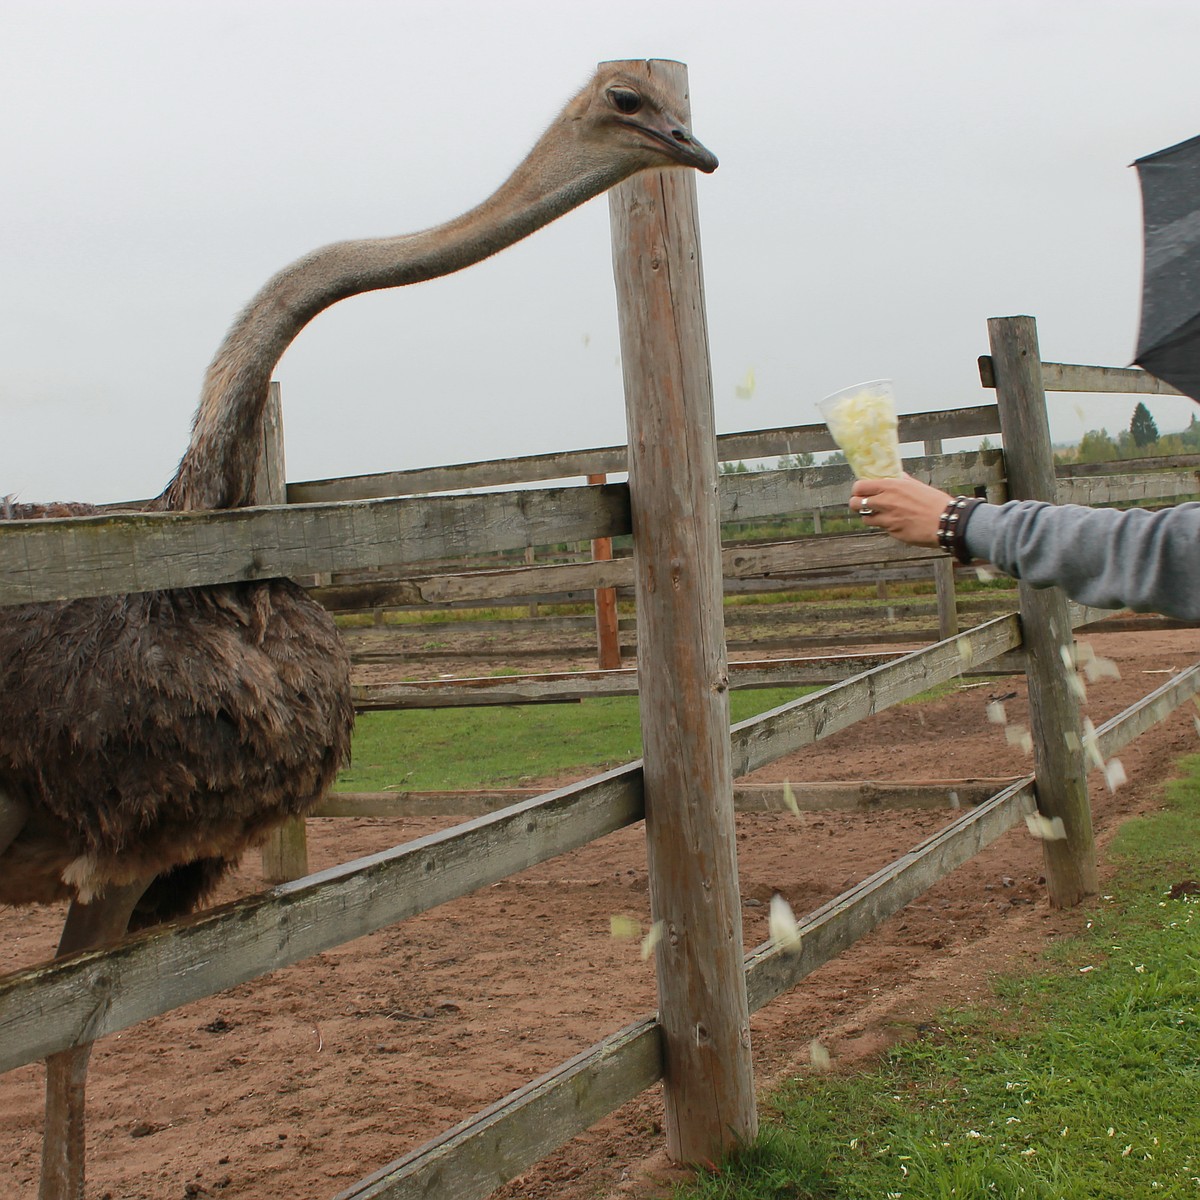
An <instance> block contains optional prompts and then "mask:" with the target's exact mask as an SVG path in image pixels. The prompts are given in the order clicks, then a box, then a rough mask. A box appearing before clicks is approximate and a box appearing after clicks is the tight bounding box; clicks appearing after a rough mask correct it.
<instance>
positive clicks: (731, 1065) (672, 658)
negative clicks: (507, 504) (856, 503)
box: [609, 61, 757, 1163]
mask: <svg viewBox="0 0 1200 1200" xmlns="http://www.w3.org/2000/svg"><path fill="white" fill-rule="evenodd" d="M623 65H624V66H625V67H626V69H627V70H628V71H629V72H630V74H631V75H632V76H634V77H635V78H639V77H640V78H650V79H652V80H653V81H654V83H655V84H656V85H657V86H658V87H659V88H660V89H663V90H664V91H665V92H666V93H667V94H668V96H669V97H670V98H671V100H672V107H674V108H675V109H676V110H677V111H680V110H681V111H682V112H683V114H684V116H685V117H686V115H687V108H688V106H687V69H686V68H685V67H684V66H683V65H682V64H680V63H673V62H663V61H652V62H649V63H646V62H629V63H625V64H623ZM609 203H610V214H611V219H612V231H613V269H614V273H615V276H616V282H617V310H618V318H619V323H620V332H621V355H622V360H623V371H624V379H625V407H626V417H627V421H628V428H629V490H630V500H631V504H632V509H633V538H634V583H635V589H636V593H637V624H638V684H639V692H640V704H641V717H642V747H643V754H644V760H645V765H644V779H645V796H646V840H647V856H648V860H649V871H650V906H651V918H652V920H654V921H655V922H661V926H660V928H661V930H662V938H661V940H660V942H659V944H658V950H657V954H656V968H657V974H658V991H659V1019H660V1021H661V1022H662V1025H663V1030H664V1051H665V1055H666V1062H665V1067H666V1076H665V1087H666V1132H667V1149H668V1152H669V1153H670V1155H671V1157H672V1158H674V1159H676V1160H677V1161H683V1162H693V1163H694V1162H712V1161H716V1160H717V1159H718V1158H719V1157H720V1155H721V1154H722V1153H723V1152H724V1151H725V1150H727V1149H729V1148H730V1147H731V1146H733V1145H734V1144H735V1143H737V1142H739V1141H742V1140H746V1139H749V1138H752V1137H753V1136H754V1134H755V1132H756V1128H757V1113H756V1110H755V1103H754V1071H753V1067H752V1064H751V1058H750V1019H749V1011H748V1006H747V1001H746V986H745V976H744V968H743V948H742V914H741V903H740V900H739V893H738V881H737V852H736V845H735V838H734V817H733V781H732V776H731V771H732V764H731V754H730V744H729V693H728V686H729V684H728V670H727V666H726V658H725V638H724V629H723V621H722V591H721V553H720V552H721V545H720V521H719V517H720V512H719V508H718V499H717V453H716V440H715V435H714V418H713V398H712V373H711V366H710V363H709V357H708V330H707V325H706V322H705V312H704V294H703V286H702V277H701V264H700V242H699V229H698V223H697V213H696V183H695V177H694V175H693V174H692V173H691V172H690V171H664V172H661V173H651V172H645V173H643V174H640V175H638V176H636V177H634V178H633V179H630V180H627V181H626V182H625V183H623V184H621V185H620V187H618V188H616V189H615V190H614V191H612V192H610V193H609Z"/></svg>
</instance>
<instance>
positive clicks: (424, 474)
mask: <svg viewBox="0 0 1200 1200" xmlns="http://www.w3.org/2000/svg"><path fill="white" fill-rule="evenodd" d="M999 432H1000V423H999V418H998V416H997V413H996V407H995V405H980V406H975V407H970V408H960V409H948V410H944V411H942V410H939V411H932V412H919V413H908V414H906V415H903V416H901V417H900V428H899V433H900V441H901V442H902V443H904V442H920V441H924V440H926V439H927V438H928V437H931V436H932V437H941V438H953V437H981V436H984V435H987V434H992V433H999ZM836 448H837V447H836V446H835V445H834V442H833V439H832V438H831V437H830V436H829V430H828V429H827V428H826V426H825V425H824V424H823V423H822V424H816V425H794V426H786V425H785V426H779V427H777V428H773V429H754V430H746V431H741V432H737V433H723V434H719V435H718V437H717V456H718V458H719V459H720V461H721V462H736V461H739V460H742V459H745V460H750V461H758V460H762V459H768V458H778V457H780V456H782V455H790V454H803V453H806V452H817V451H822V450H835V449H836ZM627 467H628V451H627V449H626V447H625V446H596V447H593V448H591V449H588V450H560V451H554V452H552V453H549V454H526V455H521V456H520V457H516V458H497V459H488V460H485V461H481V462H468V463H452V464H447V465H445V466H438V467H419V468H416V469H415V470H409V471H381V472H377V473H375V474H371V475H347V476H343V477H341V478H339V479H310V480H305V481H298V482H293V483H289V484H288V491H287V497H288V503H289V504H328V503H332V502H335V501H339V500H371V499H381V498H384V497H388V496H410V495H417V494H421V493H428V492H454V491H460V490H463V489H466V488H496V487H504V486H505V485H507V484H517V483H534V482H538V481H545V480H550V479H571V478H575V477H578V476H581V475H594V474H610V473H613V472H618V473H619V472H621V471H624V470H626V468H627Z"/></svg>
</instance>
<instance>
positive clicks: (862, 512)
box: [858, 496, 875, 517]
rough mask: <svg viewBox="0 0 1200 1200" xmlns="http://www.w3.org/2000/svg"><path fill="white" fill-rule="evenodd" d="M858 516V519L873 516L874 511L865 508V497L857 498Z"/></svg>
mask: <svg viewBox="0 0 1200 1200" xmlns="http://www.w3.org/2000/svg"><path fill="white" fill-rule="evenodd" d="M858 515H859V516H860V517H872V516H874V515H875V510H874V509H873V508H868V507H867V498H866V496H859V498H858Z"/></svg>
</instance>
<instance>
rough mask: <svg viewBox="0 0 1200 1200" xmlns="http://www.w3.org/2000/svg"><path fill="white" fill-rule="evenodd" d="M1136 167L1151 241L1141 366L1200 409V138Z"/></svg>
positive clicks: (1145, 280) (1144, 294)
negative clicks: (1187, 397) (1182, 394)
mask: <svg viewBox="0 0 1200 1200" xmlns="http://www.w3.org/2000/svg"><path fill="white" fill-rule="evenodd" d="M1133 165H1134V166H1135V167H1137V170H1138V178H1139V180H1140V181H1141V185H1142V217H1143V223H1144V226H1145V241H1146V261H1145V268H1144V270H1143V274H1142V320H1141V327H1140V329H1139V330H1138V342H1137V353H1136V354H1135V355H1134V358H1133V361H1134V362H1135V363H1137V364H1138V366H1140V367H1144V368H1145V369H1146V370H1147V371H1149V372H1150V373H1151V374H1152V375H1157V376H1158V377H1159V379H1163V380H1165V381H1166V382H1167V383H1169V384H1170V385H1171V386H1172V387H1174V388H1177V389H1178V390H1179V391H1181V392H1183V393H1184V395H1186V396H1191V398H1192V399H1193V400H1197V401H1200V137H1194V138H1189V139H1188V140H1187V141H1186V142H1180V143H1179V145H1178V146H1170V147H1168V148H1167V149H1166V150H1160V151H1158V153H1157V154H1147V155H1146V157H1145V158H1139V159H1138V160H1137V162H1135V163H1134V164H1133Z"/></svg>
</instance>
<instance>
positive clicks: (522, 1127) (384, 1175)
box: [335, 1017, 663, 1200]
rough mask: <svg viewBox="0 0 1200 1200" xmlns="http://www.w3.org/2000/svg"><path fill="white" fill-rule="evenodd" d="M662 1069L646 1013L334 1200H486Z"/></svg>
mask: <svg viewBox="0 0 1200 1200" xmlns="http://www.w3.org/2000/svg"><path fill="white" fill-rule="evenodd" d="M662 1075H663V1054H662V1029H661V1027H660V1026H659V1024H658V1022H657V1021H655V1020H654V1019H653V1018H650V1017H647V1018H645V1019H643V1020H641V1021H637V1022H635V1023H634V1024H632V1025H628V1026H626V1027H625V1028H624V1029H622V1030H619V1031H618V1032H617V1033H615V1034H612V1035H611V1036H610V1037H607V1038H605V1039H604V1040H603V1041H601V1042H599V1043H597V1044H596V1045H594V1046H590V1047H589V1048H588V1049H587V1050H585V1051H583V1052H582V1053H580V1054H577V1055H576V1056H575V1057H574V1058H572V1059H570V1060H568V1061H567V1062H565V1063H563V1064H562V1065H561V1066H559V1067H556V1068H555V1069H554V1070H552V1071H548V1072H547V1073H546V1074H545V1075H543V1076H541V1077H540V1078H539V1079H535V1080H533V1081H532V1082H530V1083H528V1084H526V1085H525V1086H524V1087H522V1088H520V1089H518V1090H517V1091H515V1092H513V1093H511V1094H510V1095H509V1096H506V1097H505V1098H504V1099H503V1100H501V1101H499V1102H498V1103H497V1104H493V1105H491V1106H489V1107H488V1108H485V1109H483V1110H482V1111H481V1112H479V1113H476V1114H475V1115H474V1116H473V1117H471V1118H469V1119H468V1120H466V1121H463V1122H461V1123H460V1124H458V1125H455V1126H454V1127H453V1128H452V1129H448V1130H447V1131H446V1132H445V1133H443V1134H441V1135H440V1136H439V1137H436V1138H434V1139H433V1140H432V1141H429V1142H426V1143H425V1145H423V1146H419V1147H417V1148H416V1149H415V1150H413V1151H411V1152H410V1153H409V1154H406V1155H405V1156H404V1157H403V1158H399V1159H396V1160H395V1162H392V1163H389V1164H388V1165H387V1166H386V1167H383V1168H382V1169H381V1170H379V1171H376V1172H375V1173H374V1174H373V1175H370V1176H368V1177H367V1178H366V1179H364V1180H361V1181H360V1182H359V1183H357V1184H355V1185H354V1186H353V1187H351V1188H348V1189H347V1190H346V1191H344V1192H340V1193H339V1194H338V1195H337V1196H336V1197H335V1200H445V1198H448V1197H453V1198H454V1200H482V1197H484V1196H487V1195H490V1194H491V1193H492V1192H493V1191H495V1190H496V1188H498V1187H500V1185H501V1184H504V1183H507V1182H508V1181H509V1180H510V1179H512V1178H514V1177H515V1176H517V1175H519V1174H520V1173H521V1172H522V1171H524V1170H525V1169H526V1168H527V1167H529V1166H531V1165H532V1164H533V1163H535V1162H537V1161H538V1159H540V1158H544V1157H545V1156H546V1155H547V1154H549V1153H550V1151H551V1150H554V1149H556V1148H557V1147H559V1146H561V1145H562V1144H563V1143H564V1142H566V1141H567V1140H568V1139H569V1138H571V1137H573V1136H574V1135H575V1134H577V1133H582V1132H583V1131H584V1130H585V1129H587V1128H589V1127H590V1126H592V1125H594V1124H595V1123H596V1122H597V1121H599V1120H600V1119H601V1118H602V1117H605V1116H607V1115H608V1114H609V1113H610V1112H612V1111H614V1110H615V1109H617V1108H619V1107H620V1106H621V1105H622V1104H624V1103H625V1102H626V1101H628V1100H632V1099H633V1098H634V1097H635V1096H637V1095H638V1094H639V1093H641V1092H643V1091H645V1090H646V1088H648V1087H650V1086H651V1085H653V1084H654V1083H657V1082H658V1080H660V1079H661V1078H662Z"/></svg>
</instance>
